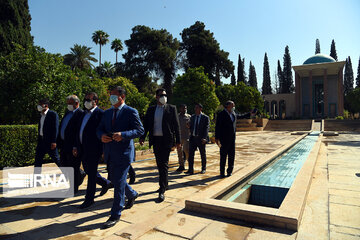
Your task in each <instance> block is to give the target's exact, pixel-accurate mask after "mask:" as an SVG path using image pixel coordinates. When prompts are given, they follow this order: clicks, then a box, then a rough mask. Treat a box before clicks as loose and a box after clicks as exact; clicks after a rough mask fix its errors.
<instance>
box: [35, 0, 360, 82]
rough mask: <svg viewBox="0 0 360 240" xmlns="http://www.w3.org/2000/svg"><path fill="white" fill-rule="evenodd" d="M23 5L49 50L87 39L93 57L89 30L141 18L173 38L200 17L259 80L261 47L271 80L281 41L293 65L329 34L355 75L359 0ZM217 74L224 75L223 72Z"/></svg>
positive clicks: (81, 0) (107, 0) (111, 30)
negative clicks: (253, 66)
mask: <svg viewBox="0 0 360 240" xmlns="http://www.w3.org/2000/svg"><path fill="white" fill-rule="evenodd" d="M29 7H30V14H31V17H32V21H31V34H32V35H33V36H34V41H35V44H36V45H38V46H41V47H43V48H45V49H46V50H47V51H48V52H51V53H61V54H66V53H69V52H70V47H72V46H73V45H74V44H81V45H86V46H88V47H92V50H93V51H94V52H95V57H96V58H99V46H98V45H95V43H93V42H92V41H91V36H92V33H93V32H94V31H96V30H99V29H101V30H103V31H105V32H107V33H108V34H109V35H110V42H111V41H112V40H113V39H114V38H119V39H121V40H122V41H124V40H127V39H129V37H130V34H131V29H132V28H133V27H134V26H136V25H146V26H149V27H151V28H154V29H161V28H163V29H166V30H167V31H169V32H170V33H171V34H172V35H173V36H174V37H176V38H177V39H179V40H181V37H180V35H179V33H180V32H181V31H182V30H183V29H184V28H187V27H189V26H191V25H192V24H194V23H195V22H196V21H202V22H204V23H205V25H206V29H208V30H210V31H211V32H213V33H214V36H215V38H216V40H217V41H218V42H219V44H220V48H221V49H223V50H225V51H227V52H229V53H230V55H229V57H230V60H232V61H233V62H234V65H235V67H236V66H237V60H238V54H241V57H245V69H246V72H247V73H248V70H249V62H250V61H252V64H253V65H255V68H256V73H257V80H258V87H259V88H261V86H262V78H263V76H262V69H263V61H264V54H265V52H267V55H268V58H269V64H270V72H271V80H272V81H273V80H274V73H275V72H276V67H277V60H278V59H279V60H280V61H281V63H282V61H283V55H284V49H285V46H286V45H288V46H289V49H290V55H291V60H292V65H293V66H295V65H301V64H302V63H303V62H304V61H305V60H306V59H307V58H308V57H310V56H312V55H314V53H315V40H316V39H317V38H318V39H319V40H320V47H321V53H324V54H330V45H331V41H332V39H334V40H335V43H336V50H337V55H338V59H339V60H341V61H343V60H345V59H346V57H347V56H350V57H351V60H352V65H353V70H354V75H355V76H354V77H355V78H356V74H357V66H358V62H359V57H360V30H359V29H360V1H359V0H343V1H340V0H296V1H295V0H294V1H289V0H256V1H255V0H223V1H215V0H182V1H177V0H131V1H130V0H103V1H95V0H29ZM124 46H125V45H124ZM125 51H126V49H124V50H123V51H122V52H121V54H122V53H124V52H125ZM120 59H121V58H120ZM103 61H110V62H112V63H115V53H114V52H113V51H112V50H111V49H110V44H107V45H105V46H103V48H102V62H103ZM235 71H236V70H235ZM223 81H224V82H225V83H229V82H230V78H228V79H223Z"/></svg>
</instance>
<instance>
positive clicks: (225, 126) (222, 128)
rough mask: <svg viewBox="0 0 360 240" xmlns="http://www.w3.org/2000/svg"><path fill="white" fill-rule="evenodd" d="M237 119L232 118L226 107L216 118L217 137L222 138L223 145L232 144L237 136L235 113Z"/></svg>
mask: <svg viewBox="0 0 360 240" xmlns="http://www.w3.org/2000/svg"><path fill="white" fill-rule="evenodd" d="M232 114H233V113H232ZM233 116H234V119H235V121H234V122H233V121H232V120H231V117H230V116H229V113H228V112H227V110H226V109H224V110H223V111H221V112H219V113H218V115H217V118H216V126H215V138H216V139H219V140H220V143H221V145H227V144H231V143H232V142H234V141H235V137H236V134H235V133H236V118H237V117H236V115H235V114H233Z"/></svg>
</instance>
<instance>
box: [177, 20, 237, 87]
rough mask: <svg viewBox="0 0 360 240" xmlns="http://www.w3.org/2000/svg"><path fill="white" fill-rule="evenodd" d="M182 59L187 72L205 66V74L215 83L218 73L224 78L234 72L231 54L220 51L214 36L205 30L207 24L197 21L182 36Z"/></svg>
mask: <svg viewBox="0 0 360 240" xmlns="http://www.w3.org/2000/svg"><path fill="white" fill-rule="evenodd" d="M180 35H181V37H182V43H181V46H180V50H181V51H180V54H179V56H180V58H181V62H182V65H183V67H184V69H185V71H186V69H187V68H189V67H192V68H194V67H199V66H203V67H204V71H205V73H207V74H208V75H209V78H210V79H211V80H213V81H214V82H215V79H216V74H217V71H219V73H220V75H221V76H222V77H225V78H228V77H230V75H231V73H232V71H233V70H234V65H233V63H232V62H231V61H230V60H229V53H228V52H225V51H223V50H221V49H220V45H219V43H218V42H217V41H216V39H215V38H214V34H213V33H212V32H210V31H209V30H205V24H204V23H202V22H199V21H197V22H196V23H195V24H193V25H192V26H190V27H189V28H185V29H184V30H183V31H182V33H181V34H180Z"/></svg>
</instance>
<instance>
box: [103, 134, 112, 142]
mask: <svg viewBox="0 0 360 240" xmlns="http://www.w3.org/2000/svg"><path fill="white" fill-rule="evenodd" d="M101 141H102V142H103V143H109V142H111V141H112V138H111V137H109V136H108V135H106V134H103V135H102V136H101Z"/></svg>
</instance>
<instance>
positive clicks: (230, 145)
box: [215, 101, 237, 177]
mask: <svg viewBox="0 0 360 240" xmlns="http://www.w3.org/2000/svg"><path fill="white" fill-rule="evenodd" d="M234 109H235V104H234V102H233V101H227V102H226V103H225V109H224V110H223V111H221V112H220V113H218V115H217V118H216V126H215V142H216V144H217V145H218V146H220V176H221V177H225V165H226V157H228V168H227V170H226V172H227V176H231V174H232V171H233V169H234V160H235V138H236V119H237V116H236V114H235V113H234Z"/></svg>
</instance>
